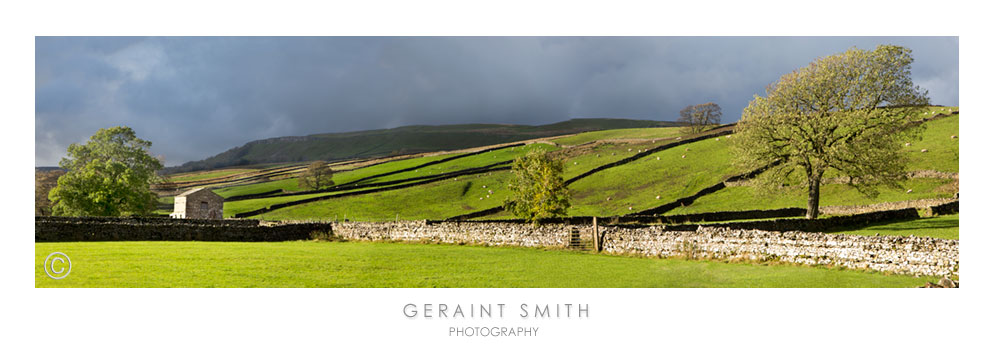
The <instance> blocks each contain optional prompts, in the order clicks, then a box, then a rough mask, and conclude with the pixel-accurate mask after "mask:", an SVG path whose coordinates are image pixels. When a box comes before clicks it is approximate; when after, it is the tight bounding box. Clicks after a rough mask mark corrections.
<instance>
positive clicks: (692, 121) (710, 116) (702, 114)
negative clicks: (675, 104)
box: [678, 102, 723, 133]
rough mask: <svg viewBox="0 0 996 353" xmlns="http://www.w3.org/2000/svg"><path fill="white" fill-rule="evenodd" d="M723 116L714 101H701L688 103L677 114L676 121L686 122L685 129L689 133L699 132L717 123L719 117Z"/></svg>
mask: <svg viewBox="0 0 996 353" xmlns="http://www.w3.org/2000/svg"><path fill="white" fill-rule="evenodd" d="M722 117H723V110H722V109H720V108H719V104H716V103H712V102H709V103H703V104H697V105H689V106H687V107H685V109H682V110H681V112H679V114H678V122H681V123H686V124H688V125H686V129H688V131H689V132H690V133H699V132H702V131H705V130H706V129H708V128H709V127H710V126H711V125H716V124H719V119H720V118H722Z"/></svg>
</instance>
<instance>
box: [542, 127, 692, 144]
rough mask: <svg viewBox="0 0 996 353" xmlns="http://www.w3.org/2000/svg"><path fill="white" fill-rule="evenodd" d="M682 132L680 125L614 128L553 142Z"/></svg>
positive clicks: (645, 136)
mask: <svg viewBox="0 0 996 353" xmlns="http://www.w3.org/2000/svg"><path fill="white" fill-rule="evenodd" d="M681 134H682V128H680V127H656V128H641V129H615V130H603V131H592V132H585V133H580V134H577V135H574V136H568V137H562V138H559V139H556V140H553V142H555V143H557V144H561V145H580V144H583V143H588V142H594V141H599V140H612V139H664V138H670V137H678V136H681Z"/></svg>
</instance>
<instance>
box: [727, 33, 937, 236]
mask: <svg viewBox="0 0 996 353" xmlns="http://www.w3.org/2000/svg"><path fill="white" fill-rule="evenodd" d="M912 63H913V57H912V56H911V51H910V50H909V49H907V48H904V47H900V46H892V45H881V46H878V47H877V48H875V50H861V49H850V50H848V51H846V52H844V53H840V54H836V55H831V56H827V57H823V58H819V59H817V60H815V61H813V62H812V63H810V64H809V66H806V67H804V68H801V69H798V70H796V71H793V72H792V73H789V74H786V75H784V76H782V77H781V78H780V79H779V80H778V81H777V82H775V83H773V84H771V85H770V86H768V88H767V92H766V93H767V94H766V96H764V97H760V96H755V97H754V100H753V101H752V102H750V104H749V105H748V106H747V108H746V109H744V113H743V117H742V118H741V120H740V123H739V124H738V125H737V128H736V130H737V134H736V135H735V137H736V142H737V143H736V146H737V148H736V154H737V158H736V160H737V161H738V164H740V165H741V167H742V168H745V169H748V170H753V169H756V168H759V167H763V166H768V165H772V164H774V166H773V167H772V168H770V169H769V170H768V171H767V172H765V173H763V174H761V176H760V177H759V178H758V179H756V181H757V182H758V183H759V184H763V185H767V186H782V185H802V186H804V187H806V189H807V190H808V201H807V212H806V217H807V218H816V217H817V216H818V215H819V203H820V185H821V184H822V183H823V178H824V175H825V173H827V172H828V171H833V173H837V174H838V175H836V176H839V177H844V178H845V179H846V180H847V181H848V184H849V185H851V186H854V187H856V188H857V189H858V190H859V191H861V192H862V193H864V194H866V195H869V196H875V195H876V194H877V191H876V188H879V187H882V186H893V187H898V186H899V184H898V181H900V180H902V179H903V178H905V175H906V171H905V168H906V165H907V163H908V162H907V158H906V156H905V154H903V153H902V152H901V146H902V141H903V140H908V139H911V138H915V137H917V136H918V134H919V130H920V129H919V128H917V127H916V126H917V124H916V122H915V121H913V118H911V116H913V115H914V114H913V113H914V112H915V111H917V110H918V109H920V108H922V107H924V106H926V105H928V104H929V103H928V99H927V92H926V91H925V90H922V89H920V87H918V86H916V85H914V84H913V81H912V79H911V78H910V65H911V64H912Z"/></svg>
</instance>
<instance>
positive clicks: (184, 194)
mask: <svg viewBox="0 0 996 353" xmlns="http://www.w3.org/2000/svg"><path fill="white" fill-rule="evenodd" d="M201 191H207V192H210V193H212V194H214V191H211V190H208V189H205V188H196V189H190V190H187V191H186V192H184V193H182V194H179V195H176V196H177V197H181V196H190V195H193V194H196V193H199V192H201ZM215 195H217V194H215Z"/></svg>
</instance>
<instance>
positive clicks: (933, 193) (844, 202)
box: [667, 179, 954, 214]
mask: <svg viewBox="0 0 996 353" xmlns="http://www.w3.org/2000/svg"><path fill="white" fill-rule="evenodd" d="M953 183H954V181H952V180H948V179H911V180H907V181H905V182H903V183H902V184H903V188H902V189H889V188H883V189H880V190H879V195H878V197H875V198H870V197H867V196H864V195H862V194H861V193H859V192H858V191H857V190H855V189H854V188H852V187H849V186H847V185H844V184H829V185H823V186H822V187H821V188H820V206H848V205H870V204H876V203H882V202H893V201H905V200H921V199H934V198H945V197H951V196H952V195H953V194H954V192H952V187H954V185H953ZM907 190H912V191H911V192H909V193H907V192H906V191H907ZM806 200H807V196H806V190H804V189H802V188H784V189H780V190H777V191H775V192H773V193H766V192H764V191H761V190H758V189H755V188H753V187H749V186H732V187H727V188H725V189H722V190H720V191H717V192H716V193H713V194H710V195H706V196H703V197H701V198H699V199H698V200H695V202H694V203H692V204H691V205H688V206H685V207H679V208H676V209H674V210H671V211H670V212H668V213H667V214H686V213H702V212H717V211H743V210H758V209H761V210H767V209H776V208H785V207H806Z"/></svg>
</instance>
